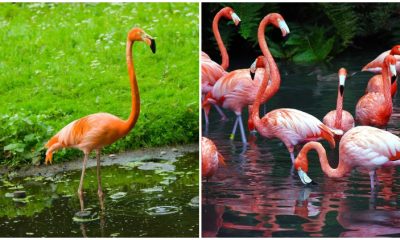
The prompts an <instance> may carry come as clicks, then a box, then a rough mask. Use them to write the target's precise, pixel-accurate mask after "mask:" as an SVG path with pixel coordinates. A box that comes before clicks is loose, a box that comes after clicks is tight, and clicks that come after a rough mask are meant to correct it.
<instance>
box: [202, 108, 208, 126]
mask: <svg viewBox="0 0 400 240" xmlns="http://www.w3.org/2000/svg"><path fill="white" fill-rule="evenodd" d="M203 111H204V119H205V121H206V125H208V115H207V113H206V110H204V109H203Z"/></svg>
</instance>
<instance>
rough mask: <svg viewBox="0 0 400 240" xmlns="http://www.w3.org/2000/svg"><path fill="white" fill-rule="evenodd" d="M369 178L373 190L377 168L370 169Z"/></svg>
mask: <svg viewBox="0 0 400 240" xmlns="http://www.w3.org/2000/svg"><path fill="white" fill-rule="evenodd" d="M369 179H370V180H371V191H373V190H374V189H375V170H373V171H369Z"/></svg>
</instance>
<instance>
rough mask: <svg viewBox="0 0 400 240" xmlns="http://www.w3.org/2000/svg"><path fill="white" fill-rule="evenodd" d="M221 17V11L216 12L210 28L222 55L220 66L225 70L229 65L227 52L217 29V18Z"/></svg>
mask: <svg viewBox="0 0 400 240" xmlns="http://www.w3.org/2000/svg"><path fill="white" fill-rule="evenodd" d="M221 17H222V11H219V12H218V13H217V15H215V17H214V20H213V23H212V29H213V33H214V36H215V39H216V40H217V44H218V49H219V51H220V52H221V56H222V63H221V66H222V68H223V69H224V70H227V69H228V67H229V56H228V52H227V51H226V48H225V45H224V43H223V42H222V38H221V34H219V29H218V23H219V20H220V19H221Z"/></svg>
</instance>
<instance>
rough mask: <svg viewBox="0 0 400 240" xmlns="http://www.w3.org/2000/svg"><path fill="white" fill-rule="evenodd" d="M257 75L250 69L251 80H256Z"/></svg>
mask: <svg viewBox="0 0 400 240" xmlns="http://www.w3.org/2000/svg"><path fill="white" fill-rule="evenodd" d="M255 75H256V73H253V72H252V71H250V77H251V80H254V77H255Z"/></svg>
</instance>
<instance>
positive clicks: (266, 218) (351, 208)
mask: <svg viewBox="0 0 400 240" xmlns="http://www.w3.org/2000/svg"><path fill="white" fill-rule="evenodd" d="M378 53H380V51H376V52H369V53H365V52H351V53H345V54H343V55H342V56H340V57H338V58H336V59H334V60H332V61H331V63H330V64H326V65H324V64H317V65H315V66H300V65H295V64H293V63H280V64H279V69H280V73H281V76H282V83H281V87H280V89H279V91H278V93H277V94H276V95H275V96H274V97H273V98H272V100H271V101H270V102H269V103H268V104H267V106H266V109H267V112H268V111H270V110H272V109H276V108H281V107H290V108H296V109H299V110H302V111H305V112H307V113H310V114H312V115H314V116H316V117H317V118H319V119H322V118H323V116H324V115H325V114H326V113H327V112H329V111H330V110H332V109H334V108H335V106H336V96H337V84H338V82H337V81H338V79H337V71H338V69H339V68H340V67H346V68H347V71H348V73H349V75H351V74H352V73H353V72H355V71H358V70H360V69H361V67H362V66H363V65H364V64H366V63H367V62H368V61H369V60H372V59H373V58H375V56H377V55H378ZM249 62H250V63H251V60H250V61H249ZM244 66H245V65H243V64H242V66H241V67H244ZM371 76H372V74H371V73H357V74H356V75H354V76H353V77H351V78H350V79H348V80H347V81H346V89H345V95H344V109H345V110H347V111H349V112H350V113H351V114H353V116H354V111H355V105H356V103H357V101H358V99H359V98H360V97H361V96H362V95H363V93H364V90H365V87H366V85H367V82H368V79H369V78H370V77H371ZM399 106H400V99H399V96H396V97H395V99H394V110H393V116H392V118H391V121H390V124H389V126H388V131H390V132H392V133H394V134H396V135H399V127H398V126H399V122H400V119H399V113H400V108H399ZM260 109H261V110H260V111H262V107H261V108H260ZM225 112H226V113H228V114H227V115H228V118H229V120H228V121H227V122H221V121H219V115H218V114H217V113H216V112H215V111H214V110H213V111H212V112H211V114H210V126H209V129H208V131H204V129H205V126H204V125H203V135H205V136H208V137H209V138H210V139H212V140H213V141H214V142H215V144H216V145H217V147H218V149H219V150H220V152H221V154H222V155H223V156H224V157H225V160H226V163H227V164H226V166H225V167H220V168H219V170H218V172H217V174H216V175H215V176H214V177H213V178H212V179H211V180H210V181H209V182H208V183H204V184H203V188H202V189H203V198H202V206H203V208H202V218H203V220H202V224H203V225H202V226H203V229H202V234H203V236H217V237H228V236H238V237H295V236H297V237H373V236H392V237H395V236H396V237H400V207H399V205H400V197H398V196H399V193H400V176H399V170H398V169H395V168H387V169H381V170H379V171H378V172H377V173H378V179H379V184H380V185H379V188H378V190H377V191H376V192H375V193H371V192H370V182H369V175H368V174H367V173H365V172H358V171H353V172H352V173H351V175H349V176H348V177H344V178H341V179H329V178H328V177H326V176H325V175H324V174H323V173H322V170H321V167H320V164H319V161H318V160H317V154H316V153H315V152H312V153H311V152H310V154H309V157H310V169H309V175H310V176H311V177H312V178H313V180H314V181H316V182H317V183H318V185H317V186H312V187H304V186H303V185H302V183H301V182H300V180H299V179H298V177H297V176H296V175H297V174H296V175H292V174H291V171H290V169H291V161H290V157H289V153H288V152H287V150H286V148H285V146H284V145H283V144H282V143H281V142H280V141H279V140H276V139H274V140H266V139H265V138H263V137H260V136H258V135H256V136H251V135H249V134H247V137H248V141H249V146H248V147H247V149H244V148H243V145H242V144H241V141H240V132H237V133H236V137H235V141H233V142H232V141H230V140H229V133H230V132H231V130H232V127H233V123H234V114H233V113H231V112H228V111H226V110H225ZM244 123H245V124H247V110H245V113H244ZM323 145H324V147H325V148H326V149H327V153H328V158H329V159H330V162H331V166H332V167H336V165H337V162H338V153H337V149H336V150H330V149H329V146H328V144H327V143H326V142H323Z"/></svg>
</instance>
